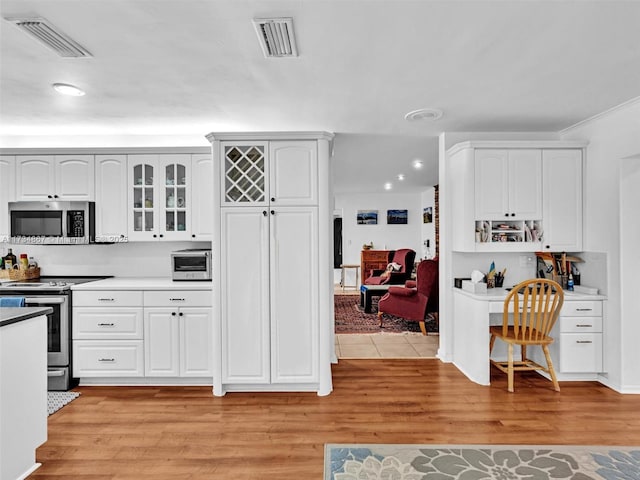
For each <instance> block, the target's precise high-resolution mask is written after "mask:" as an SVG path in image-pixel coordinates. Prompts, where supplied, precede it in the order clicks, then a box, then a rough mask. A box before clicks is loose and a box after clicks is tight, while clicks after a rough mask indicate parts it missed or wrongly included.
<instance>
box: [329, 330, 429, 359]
mask: <svg viewBox="0 0 640 480" xmlns="http://www.w3.org/2000/svg"><path fill="white" fill-rule="evenodd" d="M439 338H440V337H438V335H427V336H424V335H422V334H421V333H409V332H407V333H395V334H393V333H373V334H354V333H341V334H336V355H337V356H338V358H435V356H436V353H437V352H438V343H439Z"/></svg>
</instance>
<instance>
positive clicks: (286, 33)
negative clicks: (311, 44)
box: [253, 18, 298, 57]
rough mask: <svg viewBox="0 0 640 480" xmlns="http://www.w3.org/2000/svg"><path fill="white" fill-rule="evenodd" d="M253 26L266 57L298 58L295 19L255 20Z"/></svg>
mask: <svg viewBox="0 0 640 480" xmlns="http://www.w3.org/2000/svg"><path fill="white" fill-rule="evenodd" d="M253 26H254V27H255V29H256V33H257V34H258V40H259V41H260V46H261V47H262V52H263V53H264V56H265V57H297V56H298V49H297V48H296V39H295V36H294V34H293V18H255V19H254V20H253Z"/></svg>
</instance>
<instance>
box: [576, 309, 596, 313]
mask: <svg viewBox="0 0 640 480" xmlns="http://www.w3.org/2000/svg"><path fill="white" fill-rule="evenodd" d="M592 310H593V308H576V312H590V311H592Z"/></svg>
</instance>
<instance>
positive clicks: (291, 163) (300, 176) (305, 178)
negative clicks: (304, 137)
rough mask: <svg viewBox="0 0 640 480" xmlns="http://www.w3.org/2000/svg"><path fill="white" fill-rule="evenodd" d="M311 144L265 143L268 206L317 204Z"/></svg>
mask: <svg viewBox="0 0 640 480" xmlns="http://www.w3.org/2000/svg"><path fill="white" fill-rule="evenodd" d="M316 143H317V142H315V141H301V140H296V141H284V140H281V141H272V142H269V157H268V161H269V171H270V175H269V179H270V182H269V201H270V204H271V205H272V206H281V207H282V206H293V205H317V204H318V152H317V146H316Z"/></svg>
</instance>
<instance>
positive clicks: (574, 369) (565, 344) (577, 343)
mask: <svg viewBox="0 0 640 480" xmlns="http://www.w3.org/2000/svg"><path fill="white" fill-rule="evenodd" d="M559 341H560V365H559V371H561V372H563V373H597V372H601V371H602V334H601V333H563V334H562V335H560V339H559Z"/></svg>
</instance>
